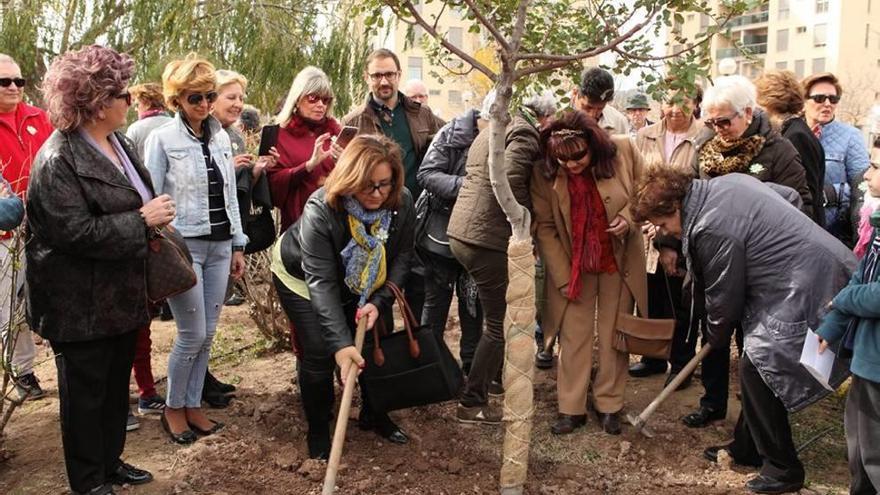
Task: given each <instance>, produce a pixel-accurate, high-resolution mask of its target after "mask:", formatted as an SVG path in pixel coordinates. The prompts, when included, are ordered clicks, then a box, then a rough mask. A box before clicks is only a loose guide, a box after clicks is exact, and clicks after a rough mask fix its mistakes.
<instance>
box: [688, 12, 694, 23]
mask: <svg viewBox="0 0 880 495" xmlns="http://www.w3.org/2000/svg"><path fill="white" fill-rule="evenodd" d="M687 20H688V22H691V21H693V20H694V14H688V15H687Z"/></svg>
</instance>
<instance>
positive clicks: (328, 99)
mask: <svg viewBox="0 0 880 495" xmlns="http://www.w3.org/2000/svg"><path fill="white" fill-rule="evenodd" d="M306 101H307V102H309V103H311V104H312V105H314V104H315V103H318V102H319V101H320V102H322V103H323V104H324V106H327V105H329V104H330V103H332V102H333V97H332V96H321V95H319V94H315V93H312V94H308V95H306Z"/></svg>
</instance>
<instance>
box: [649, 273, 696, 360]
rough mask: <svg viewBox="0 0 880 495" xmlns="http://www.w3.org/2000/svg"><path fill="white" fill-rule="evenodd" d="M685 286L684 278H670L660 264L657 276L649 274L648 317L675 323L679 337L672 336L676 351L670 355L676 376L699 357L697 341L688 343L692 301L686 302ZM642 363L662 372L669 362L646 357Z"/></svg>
mask: <svg viewBox="0 0 880 495" xmlns="http://www.w3.org/2000/svg"><path fill="white" fill-rule="evenodd" d="M683 282H684V278H683V277H671V276H667V275H666V272H664V271H663V267H662V266H661V265H659V264H658V265H657V272H656V273H649V274H648V317H649V318H674V319H675V333H673V334H672V350H671V352H670V353H669V366H670V367H671V371H672V373H678V372H679V371H681V369H682V368H684V367H685V365H686V364H687V363H688V361H690V360H691V359H692V358H693V357H694V354H695V344H696V338H693V339H691V343H690V344H689V343H688V335H689V332H690V328H691V315H690V301H689V300H686V298H685V295H684V292H683V289H682V284H683ZM642 362H643V363H645V364H647V365H649V366H652V367H653V366H657V367H658V368H660V367H662V366H665V365H666V361H664V360H662V359H656V358H648V357H643V358H642Z"/></svg>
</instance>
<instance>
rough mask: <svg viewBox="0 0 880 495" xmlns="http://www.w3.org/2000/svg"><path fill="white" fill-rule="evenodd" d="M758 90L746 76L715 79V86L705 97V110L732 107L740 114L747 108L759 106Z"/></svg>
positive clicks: (708, 90) (703, 105)
mask: <svg viewBox="0 0 880 495" xmlns="http://www.w3.org/2000/svg"><path fill="white" fill-rule="evenodd" d="M757 94H758V92H757V90H756V89H755V85H754V84H752V81H749V80H748V79H747V78H745V77H744V76H739V75H737V76H723V77H719V78H717V79H715V84H714V85H712V87H710V88H709V89H707V90H706V93H705V94H704V95H703V103H702V108H703V110H709V109H710V108H717V107H720V106H724V105H730V107H731V108H733V110H734V111H736V112H737V113H739V114H742V113H743V112H745V110H746V109H747V108H750V109H752V110H754V109H755V107H756V106H757Z"/></svg>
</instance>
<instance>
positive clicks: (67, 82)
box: [43, 45, 134, 132]
mask: <svg viewBox="0 0 880 495" xmlns="http://www.w3.org/2000/svg"><path fill="white" fill-rule="evenodd" d="M133 73H134V61H133V60H132V59H131V57H129V56H128V55H126V54H124V53H118V52H116V51H115V50H113V49H111V48H106V47H103V46H99V45H91V46H86V47H83V48H81V49H79V50H72V51H69V52H67V53H64V54H62V55H60V56H58V57H56V58H55V60H53V61H52V65H51V66H50V67H49V70H48V71H47V72H46V76H45V78H44V79H43V96H44V98H45V100H46V110H47V112H48V114H49V120H51V121H52V125H53V126H55V128H56V129H58V130H60V131H66V132H69V131H72V130H74V129H76V128H77V127H79V126H81V125H83V124H85V123H87V122H92V121H94V120H95V119H97V117H98V112H100V111H101V110H103V109H105V108H107V107H109V106H110V105H111V104H112V103H113V99H114V98H116V97H117V96H118V95H119V94H120V93H121V92H122V91H123V90H124V89H125V87H126V86H128V82H129V80H131V76H132V74H133Z"/></svg>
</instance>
